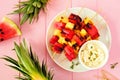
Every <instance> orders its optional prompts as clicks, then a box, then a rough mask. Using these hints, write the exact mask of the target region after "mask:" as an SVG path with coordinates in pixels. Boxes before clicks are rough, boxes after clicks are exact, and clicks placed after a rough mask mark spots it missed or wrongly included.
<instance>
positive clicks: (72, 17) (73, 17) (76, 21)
mask: <svg viewBox="0 0 120 80" xmlns="http://www.w3.org/2000/svg"><path fill="white" fill-rule="evenodd" d="M69 21H70V22H71V23H74V24H79V23H80V22H81V21H82V19H81V18H80V17H79V16H78V15H75V14H73V13H72V14H70V16H69Z"/></svg>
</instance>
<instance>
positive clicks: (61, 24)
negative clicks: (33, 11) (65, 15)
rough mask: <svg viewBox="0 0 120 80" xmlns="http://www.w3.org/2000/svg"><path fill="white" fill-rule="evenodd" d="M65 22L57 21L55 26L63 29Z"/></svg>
mask: <svg viewBox="0 0 120 80" xmlns="http://www.w3.org/2000/svg"><path fill="white" fill-rule="evenodd" d="M65 25H66V24H65V23H63V22H55V24H54V26H55V28H57V29H59V30H62V29H63V28H64V27H65Z"/></svg>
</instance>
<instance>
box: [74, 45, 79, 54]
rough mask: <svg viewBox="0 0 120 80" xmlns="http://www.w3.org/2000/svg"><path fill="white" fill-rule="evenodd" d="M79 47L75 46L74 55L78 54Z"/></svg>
mask: <svg viewBox="0 0 120 80" xmlns="http://www.w3.org/2000/svg"><path fill="white" fill-rule="evenodd" d="M79 49H80V47H79V46H77V47H76V49H75V53H76V54H78V51H79Z"/></svg>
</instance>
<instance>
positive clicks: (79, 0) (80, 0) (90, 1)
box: [72, 0, 97, 10]
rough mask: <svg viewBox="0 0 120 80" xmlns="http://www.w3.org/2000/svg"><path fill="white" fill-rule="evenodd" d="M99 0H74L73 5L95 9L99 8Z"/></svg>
mask: <svg viewBox="0 0 120 80" xmlns="http://www.w3.org/2000/svg"><path fill="white" fill-rule="evenodd" d="M96 2H97V0H72V7H87V8H90V9H93V10H97V7H96V5H97V4H96Z"/></svg>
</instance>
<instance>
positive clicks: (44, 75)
mask: <svg viewBox="0 0 120 80" xmlns="http://www.w3.org/2000/svg"><path fill="white" fill-rule="evenodd" d="M14 50H15V52H16V55H17V58H18V60H15V59H13V58H11V57H9V56H5V57H3V59H4V60H6V61H8V62H10V63H11V65H8V66H9V67H11V68H13V69H15V70H17V71H19V72H20V73H21V74H22V76H20V77H16V78H17V79H19V80H52V79H53V74H52V72H51V70H49V71H47V66H46V62H45V61H43V62H42V64H41V65H40V62H39V60H38V57H37V56H36V55H35V54H33V52H32V48H31V47H30V49H28V47H27V44H26V42H25V40H23V42H22V43H20V44H19V45H18V44H17V43H15V44H14Z"/></svg>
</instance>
